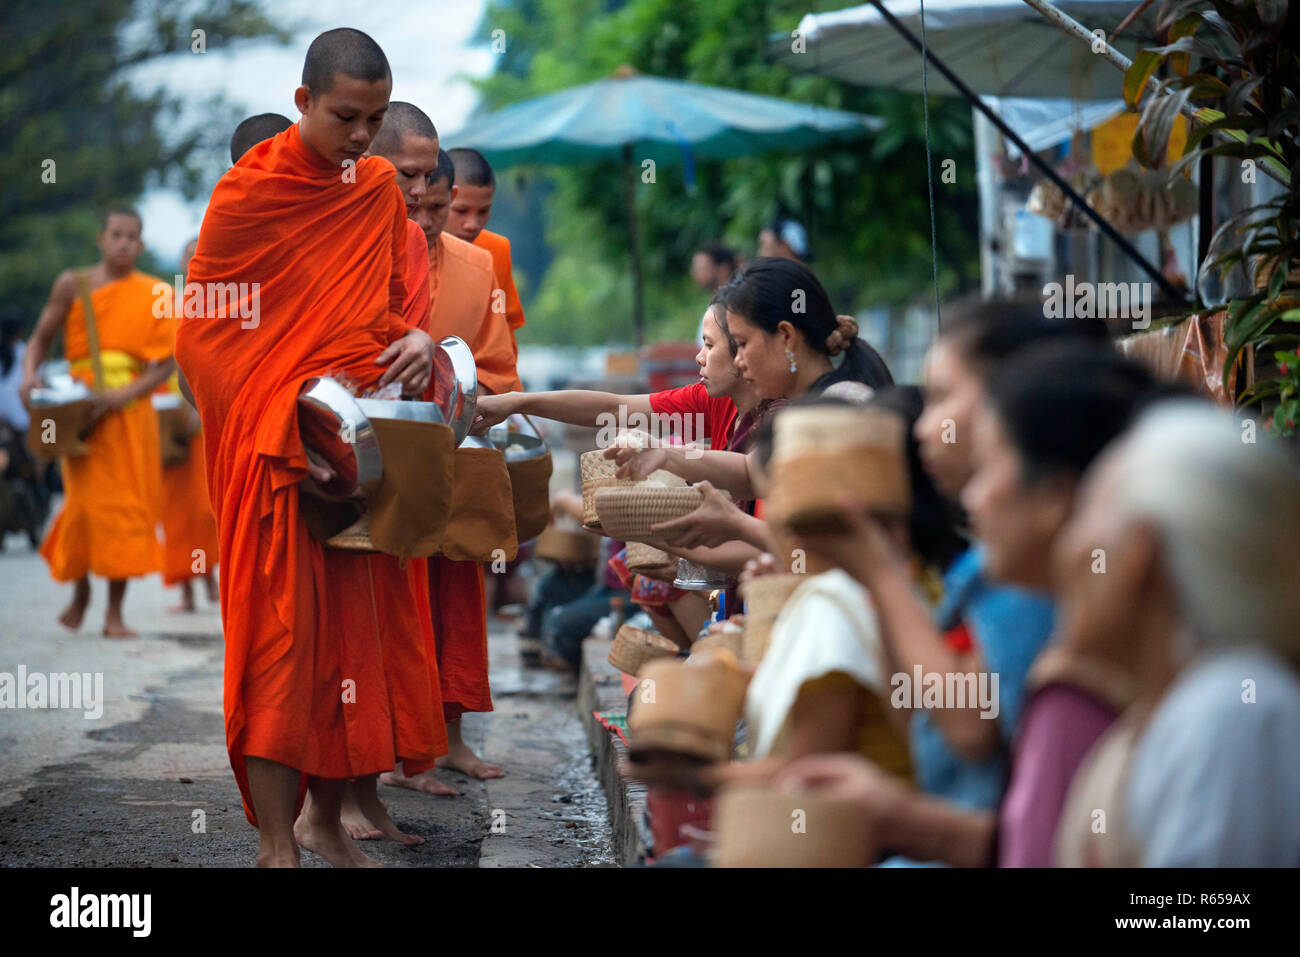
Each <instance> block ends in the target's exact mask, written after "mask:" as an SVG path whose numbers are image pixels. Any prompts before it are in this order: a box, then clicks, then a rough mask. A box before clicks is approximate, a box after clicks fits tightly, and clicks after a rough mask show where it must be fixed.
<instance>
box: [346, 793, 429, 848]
mask: <svg viewBox="0 0 1300 957" xmlns="http://www.w3.org/2000/svg"><path fill="white" fill-rule="evenodd" d="M357 784H358V785H359V786H358V787H356V789H355V791H354V793H355V795H356V805H355V806H356V808H357V810H358V812H359V813H360V814H361V815H362V818H363V820H365V822H366V823H367V824H369V825H370V826H371V827H372V828H374V830H375V831H376V832H377V833H376V835H375V836H376V837H382V838H386V839H387V840H390V841H396V842H397V843H398V844H405V845H406V846H407V847H414V846H415V845H416V844H423V843H424V838H422V837H419V836H418V835H415V834H406V833H404V832H402V831H400V830H398V827H397V825H396V824H394V823H393V819H392V818H391V817H389V816H388V808H386V807H384V802H383V801H381V800H379V795H378V794H377V793H375V779H374V778H371V779H370V781H369V785H368V786H366V785H364V784H362V782H360V781H358V782H357ZM346 810H347V803H346V802H345V803H344V811H345V813H346ZM345 826H346V825H345Z"/></svg>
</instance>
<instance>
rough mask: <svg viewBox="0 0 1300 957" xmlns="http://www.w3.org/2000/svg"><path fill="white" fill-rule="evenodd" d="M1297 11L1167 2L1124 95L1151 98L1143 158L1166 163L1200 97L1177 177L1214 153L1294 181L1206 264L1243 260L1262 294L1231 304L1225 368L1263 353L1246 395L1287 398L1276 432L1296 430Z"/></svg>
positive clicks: (1274, 3)
mask: <svg viewBox="0 0 1300 957" xmlns="http://www.w3.org/2000/svg"><path fill="white" fill-rule="evenodd" d="M1287 14H1288V4H1287V2H1286V0H1165V2H1164V3H1163V4H1162V5H1161V7H1160V12H1159V14H1158V16H1157V25H1158V27H1159V28H1160V29H1161V30H1162V31H1164V35H1165V37H1166V38H1167V39H1168V40H1169V42H1168V43H1166V44H1165V45H1164V46H1160V47H1155V48H1152V49H1147V50H1143V51H1141V52H1140V53H1139V54H1138V56H1137V57H1136V58H1135V59H1134V60H1133V65H1132V67H1130V68H1129V70H1128V72H1127V73H1126V75H1125V77H1124V96H1125V99H1126V100H1127V101H1128V102H1129V105H1130V106H1138V105H1141V104H1142V101H1143V100H1144V99H1145V105H1144V106H1143V109H1142V119H1141V122H1140V123H1139V124H1138V130H1137V133H1136V134H1135V135H1134V138H1133V154H1134V156H1135V157H1136V158H1137V159H1138V161H1139V162H1140V163H1142V164H1143V165H1145V166H1147V167H1149V168H1151V169H1158V168H1161V167H1162V166H1163V165H1164V164H1165V151H1166V148H1167V146H1168V143H1169V137H1170V132H1171V130H1172V128H1173V123H1174V118H1175V117H1176V116H1177V115H1178V114H1179V112H1181V111H1182V109H1183V107H1184V106H1186V105H1187V104H1189V103H1190V104H1192V105H1194V106H1198V107H1199V109H1198V110H1197V112H1196V119H1197V121H1198V123H1197V125H1196V126H1195V128H1194V129H1193V130H1192V131H1191V133H1190V134H1189V135H1188V138H1187V146H1186V149H1185V151H1184V154H1183V156H1182V158H1181V159H1179V160H1177V161H1176V162H1173V163H1171V164H1169V165H1168V174H1169V176H1170V179H1171V180H1172V178H1173V177H1175V176H1180V175H1183V174H1184V173H1185V172H1186V171H1188V170H1190V168H1191V166H1192V164H1194V163H1197V162H1199V161H1200V159H1201V157H1203V156H1222V157H1229V158H1233V159H1236V160H1238V161H1239V162H1240V163H1241V166H1242V175H1243V177H1245V176H1248V175H1250V176H1253V175H1256V174H1258V175H1265V174H1272V175H1274V177H1275V178H1277V179H1278V180H1280V181H1281V182H1282V183H1283V184H1284V189H1283V191H1282V192H1281V193H1280V194H1279V195H1278V196H1275V197H1274V198H1272V199H1270V200H1269V201H1267V202H1265V203H1261V204H1259V205H1256V206H1251V207H1248V208H1246V209H1243V210H1241V211H1240V212H1238V213H1236V214H1234V215H1233V216H1231V217H1229V218H1228V219H1227V220H1226V221H1224V222H1223V223H1222V224H1221V225H1220V226H1219V227H1218V229H1217V230H1216V231H1215V233H1214V236H1213V238H1212V240H1211V242H1210V252H1209V255H1208V256H1207V258H1206V261H1205V262H1204V263H1202V264H1201V270H1202V273H1203V274H1205V273H1209V272H1210V271H1216V272H1218V273H1220V274H1221V275H1224V276H1226V274H1227V272H1228V271H1229V270H1230V269H1233V268H1235V267H1237V266H1240V267H1242V268H1244V270H1245V271H1246V274H1247V276H1249V278H1250V280H1251V283H1252V286H1253V290H1254V291H1253V292H1252V293H1251V294H1250V295H1248V296H1245V297H1243V298H1238V299H1235V300H1233V301H1232V302H1230V303H1229V304H1228V314H1227V321H1226V324H1225V328H1224V339H1225V342H1226V345H1227V347H1228V357H1227V362H1226V364H1225V366H1224V376H1225V378H1226V377H1227V376H1228V375H1229V374H1230V371H1231V370H1232V369H1233V367H1234V366H1235V365H1236V364H1237V363H1238V361H1239V360H1240V358H1241V357H1242V356H1243V354H1244V352H1245V351H1246V350H1248V349H1252V350H1254V355H1255V358H1256V361H1257V369H1256V371H1257V380H1256V382H1255V384H1254V385H1253V386H1252V387H1251V388H1250V389H1248V390H1245V391H1244V392H1243V393H1242V394H1241V395H1240V396H1239V397H1238V399H1239V401H1240V402H1241V403H1242V404H1249V403H1255V402H1260V401H1262V400H1265V399H1271V398H1276V399H1277V400H1278V405H1277V407H1276V409H1275V410H1274V412H1273V421H1272V425H1273V429H1274V430H1275V431H1277V432H1279V433H1281V434H1285V435H1294V434H1295V432H1296V425H1295V423H1296V421H1297V420H1300V370H1298V369H1297V358H1298V357H1297V356H1296V354H1295V346H1296V344H1297V343H1300V335H1297V333H1300V329H1296V328H1295V327H1294V326H1289V325H1288V324H1290V323H1297V322H1300V188H1298V187H1297V184H1296V182H1295V178H1294V175H1293V174H1294V172H1295V169H1296V163H1297V160H1298V159H1300V136H1298V135H1297V134H1298V131H1300V57H1298V56H1297V53H1296V47H1295V44H1294V43H1293V42H1291V37H1290V34H1291V33H1294V29H1295V24H1294V23H1292V24H1288V22H1287V20H1288V18H1287ZM1194 58H1195V59H1196V60H1197V61H1199V63H1198V67H1197V69H1196V70H1195V71H1193V70H1192V68H1191V65H1192V60H1193V59H1194ZM1162 67H1163V68H1165V69H1166V71H1167V72H1170V73H1171V74H1172V75H1170V76H1168V77H1167V78H1166V79H1164V80H1162V81H1161V82H1160V84H1159V87H1160V88H1159V90H1158V92H1156V93H1152V92H1150V90H1149V85H1148V80H1149V79H1150V77H1152V76H1154V75H1156V72H1157V71H1158V70H1160V69H1161V68H1162ZM1279 348H1280V349H1281V350H1285V351H1276V350H1279ZM1270 353H1273V354H1275V357H1277V358H1278V362H1279V365H1278V367H1277V371H1276V374H1274V372H1273V370H1272V369H1271V368H1265V367H1266V366H1267V365H1268V363H1267V362H1266V361H1261V357H1264V356H1268V355H1270ZM1283 355H1286V356H1288V357H1289V358H1287V359H1283V358H1281V357H1282V356H1283ZM1260 373H1262V375H1260Z"/></svg>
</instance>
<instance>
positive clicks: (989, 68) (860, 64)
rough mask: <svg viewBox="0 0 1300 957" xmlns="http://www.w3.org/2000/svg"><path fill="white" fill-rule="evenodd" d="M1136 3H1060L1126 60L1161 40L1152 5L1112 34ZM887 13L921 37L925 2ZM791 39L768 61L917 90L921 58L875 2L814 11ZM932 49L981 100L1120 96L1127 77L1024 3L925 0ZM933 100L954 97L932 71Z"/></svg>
mask: <svg viewBox="0 0 1300 957" xmlns="http://www.w3.org/2000/svg"><path fill="white" fill-rule="evenodd" d="M1137 5H1138V3H1137V0H1061V2H1059V3H1056V4H1055V6H1056V7H1057V8H1058V9H1060V10H1062V11H1064V12H1065V13H1067V14H1069V15H1070V16H1072V17H1074V18H1075V19H1077V20H1079V21H1080V22H1081V23H1083V24H1084V25H1085V26H1087V27H1088V28H1089V29H1092V30H1103V31H1104V32H1105V35H1106V39H1107V40H1108V41H1111V42H1112V45H1113V46H1115V47H1116V48H1118V49H1119V50H1120V51H1121V52H1123V53H1125V54H1126V55H1128V56H1130V57H1131V56H1133V55H1134V53H1135V52H1136V51H1137V49H1138V47H1139V46H1144V45H1150V44H1152V43H1153V42H1154V41H1155V40H1156V39H1157V38H1156V35H1155V15H1156V6H1157V5H1155V4H1153V5H1152V6H1150V7H1149V8H1147V10H1145V11H1144V12H1143V13H1142V14H1140V15H1139V16H1138V17H1137V19H1135V20H1134V22H1133V23H1131V24H1130V25H1129V26H1128V27H1126V28H1125V29H1124V31H1123V33H1121V35H1120V38H1119V40H1117V41H1112V40H1111V36H1112V34H1113V33H1114V31H1115V28H1116V27H1118V26H1119V24H1120V23H1121V21H1123V19H1124V18H1125V17H1127V16H1128V15H1129V14H1130V13H1132V12H1133V10H1134V8H1135V7H1136V6H1137ZM885 8H886V9H887V10H889V12H890V13H892V14H893V15H894V16H896V17H897V18H898V19H899V20H900V21H901V22H902V23H903V25H904V26H906V27H907V28H908V29H909V30H911V32H912V33H913V34H914V35H915V36H917V37H918V38H919V37H920V35H921V4H920V2H919V0H886V2H885ZM795 33H796V34H797V37H792V36H790V35H789V34H778V35H776V36H774V37H772V38H771V40H770V42H769V45H768V57H769V59H771V60H774V61H776V62H778V63H782V64H784V65H786V66H787V67H789V68H790V69H791V70H794V71H796V72H799V73H816V74H820V75H823V76H830V77H834V78H836V79H839V80H843V81H845V82H847V83H853V84H856V85H859V86H878V87H885V88H888V89H892V90H905V91H908V92H911V93H920V92H921V60H920V57H918V56H917V54H916V50H915V49H913V48H912V46H911V45H909V44H908V43H907V41H906V40H904V39H903V38H902V37H901V36H899V35H898V33H897V32H896V31H895V30H894V28H893V27H892V26H890V25H889V23H888V22H886V21H885V19H884V18H883V17H881V15H880V11H879V10H877V9H876V7H875V6H874V5H873V4H869V3H868V4H863V5H862V6H857V7H849V8H848V9H846V10H835V11H831V12H829V13H809V14H807V15H805V16H804V18H803V19H802V20H801V21H799V26H798V28H797V29H796V31H795ZM925 33H926V44H927V46H929V47H930V48H931V49H932V50H933V51H934V53H935V55H936V56H938V57H939V59H941V60H943V61H944V62H945V63H947V64H948V66H949V67H951V68H952V70H953V72H954V73H956V74H957V75H958V76H959V77H961V79H962V80H963V81H964V82H965V83H967V84H968V85H969V86H970V87H971V89H973V90H974V91H975V92H976V93H979V94H981V95H989V96H1007V97H1056V98H1066V99H1072V100H1101V99H1114V98H1117V97H1122V96H1123V87H1122V84H1123V75H1122V74H1121V73H1120V72H1119V71H1118V70H1116V69H1115V68H1114V67H1113V66H1110V65H1109V64H1107V63H1106V62H1104V61H1103V59H1102V58H1101V57H1099V56H1097V55H1095V54H1093V53H1092V52H1091V50H1089V48H1088V47H1086V46H1084V45H1083V44H1082V43H1080V42H1079V41H1077V40H1073V39H1071V38H1069V37H1068V36H1066V35H1065V34H1063V33H1062V32H1061V31H1060V30H1059V29H1058V28H1057V27H1055V26H1053V25H1052V24H1051V23H1049V22H1047V21H1046V20H1045V19H1044V18H1043V16H1042V15H1041V14H1039V13H1038V11H1036V10H1034V9H1033V8H1032V7H1030V6H1029V5H1028V4H1026V3H1024V2H1023V0H988V2H979V0H926V3H925ZM927 85H928V87H929V90H930V92H931V93H933V94H938V95H947V96H954V95H956V94H957V91H956V90H955V89H954V88H953V87H952V86H951V85H950V84H949V83H948V82H947V81H946V80H945V79H944V78H943V77H942V76H940V75H939V73H938V72H937V71H936V70H933V69H931V70H930V71H929V76H928V78H927Z"/></svg>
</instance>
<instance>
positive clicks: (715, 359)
mask: <svg viewBox="0 0 1300 957" xmlns="http://www.w3.org/2000/svg"><path fill="white" fill-rule="evenodd" d="M720 315H722V313H721V312H720V311H719V310H718V309H710V310H709V311H708V312H707V313H705V315H704V345H703V346H702V347H701V348H700V351H699V352H697V353H696V354H695V361H696V363H698V364H699V367H700V381H701V382H703V383H704V390H705V391H706V392H708V393H709V395H711V396H713V397H714V398H715V399H716V398H721V397H723V396H729V395H731V394H732V393H733V392H735V390H736V386H738V385H739V384H740V383H741V381H743V380H742V379H741V378H740V370H739V369H737V368H736V361H735V357H734V356H732V354H731V346H730V345H728V344H727V335H726V332H725V331H724V330H723V329H722V326H721V324H720V323H719V321H718V317H719V316H720Z"/></svg>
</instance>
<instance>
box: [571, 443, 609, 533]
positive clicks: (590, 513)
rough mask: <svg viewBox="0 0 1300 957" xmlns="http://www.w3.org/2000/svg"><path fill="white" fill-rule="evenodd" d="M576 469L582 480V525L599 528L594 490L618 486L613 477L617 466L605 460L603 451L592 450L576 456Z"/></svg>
mask: <svg viewBox="0 0 1300 957" xmlns="http://www.w3.org/2000/svg"><path fill="white" fill-rule="evenodd" d="M578 468H579V471H580V475H581V478H582V524H584V525H589V526H591V527H593V528H599V527H600V518H599V517H598V516H597V515H596V497H595V496H596V489H598V488H603V487H604V486H606V485H616V484H618V482H619V479H617V478H615V476H614V473H615V472H617V471H618V465H617V464H616V463H615V462H614V460H613V459H607V458H605V450H604V449H593V450H592V451H590V452H583V453H582V454H581V455H580V456H578Z"/></svg>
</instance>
